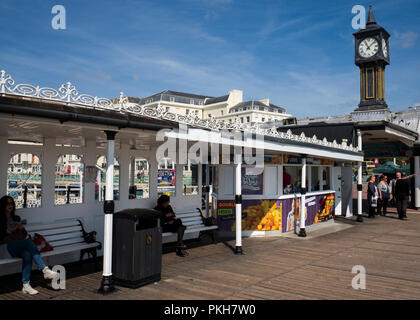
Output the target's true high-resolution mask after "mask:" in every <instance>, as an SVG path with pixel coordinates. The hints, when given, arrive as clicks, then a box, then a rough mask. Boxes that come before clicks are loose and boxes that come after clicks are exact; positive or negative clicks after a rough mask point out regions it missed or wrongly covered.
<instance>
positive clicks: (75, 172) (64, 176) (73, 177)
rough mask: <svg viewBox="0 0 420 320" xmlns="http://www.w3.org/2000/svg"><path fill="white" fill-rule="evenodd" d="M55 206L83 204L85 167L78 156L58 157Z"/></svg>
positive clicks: (65, 155)
mask: <svg viewBox="0 0 420 320" xmlns="http://www.w3.org/2000/svg"><path fill="white" fill-rule="evenodd" d="M55 171H56V172H55V192H54V203H55V205H63V204H73V203H82V202H83V191H84V183H85V181H84V175H85V165H84V164H83V160H82V157H81V156H79V155H77V154H63V155H61V156H59V157H58V160H57V164H56V170H55Z"/></svg>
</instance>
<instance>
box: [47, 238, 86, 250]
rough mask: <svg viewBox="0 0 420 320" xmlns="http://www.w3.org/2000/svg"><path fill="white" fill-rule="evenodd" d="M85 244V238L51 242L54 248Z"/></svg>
mask: <svg viewBox="0 0 420 320" xmlns="http://www.w3.org/2000/svg"><path fill="white" fill-rule="evenodd" d="M79 243H84V239H83V238H73V239H67V240H58V241H51V242H50V244H51V245H52V246H53V248H56V247H62V246H66V245H73V244H79Z"/></svg>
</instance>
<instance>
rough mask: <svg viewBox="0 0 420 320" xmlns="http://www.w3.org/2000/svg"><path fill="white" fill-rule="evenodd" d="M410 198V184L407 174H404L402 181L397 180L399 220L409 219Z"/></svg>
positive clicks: (396, 191)
mask: <svg viewBox="0 0 420 320" xmlns="http://www.w3.org/2000/svg"><path fill="white" fill-rule="evenodd" d="M409 196H410V182H409V180H408V179H407V174H406V173H405V172H403V173H402V174H401V179H398V178H397V182H396V183H395V197H396V200H397V211H398V218H399V219H400V220H403V219H404V218H407V206H408V198H409Z"/></svg>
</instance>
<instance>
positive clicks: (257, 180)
mask: <svg viewBox="0 0 420 320" xmlns="http://www.w3.org/2000/svg"><path fill="white" fill-rule="evenodd" d="M263 184H264V171H263V170H261V169H260V168H242V194H258V195H260V194H263Z"/></svg>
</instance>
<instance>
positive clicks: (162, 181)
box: [157, 158, 176, 196]
mask: <svg viewBox="0 0 420 320" xmlns="http://www.w3.org/2000/svg"><path fill="white" fill-rule="evenodd" d="M175 176H176V170H175V163H174V162H173V161H172V160H171V159H169V158H163V159H162V160H161V161H160V162H159V164H158V175H157V189H158V190H157V192H158V196H161V195H162V194H166V195H168V196H175V195H176V193H175Z"/></svg>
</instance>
